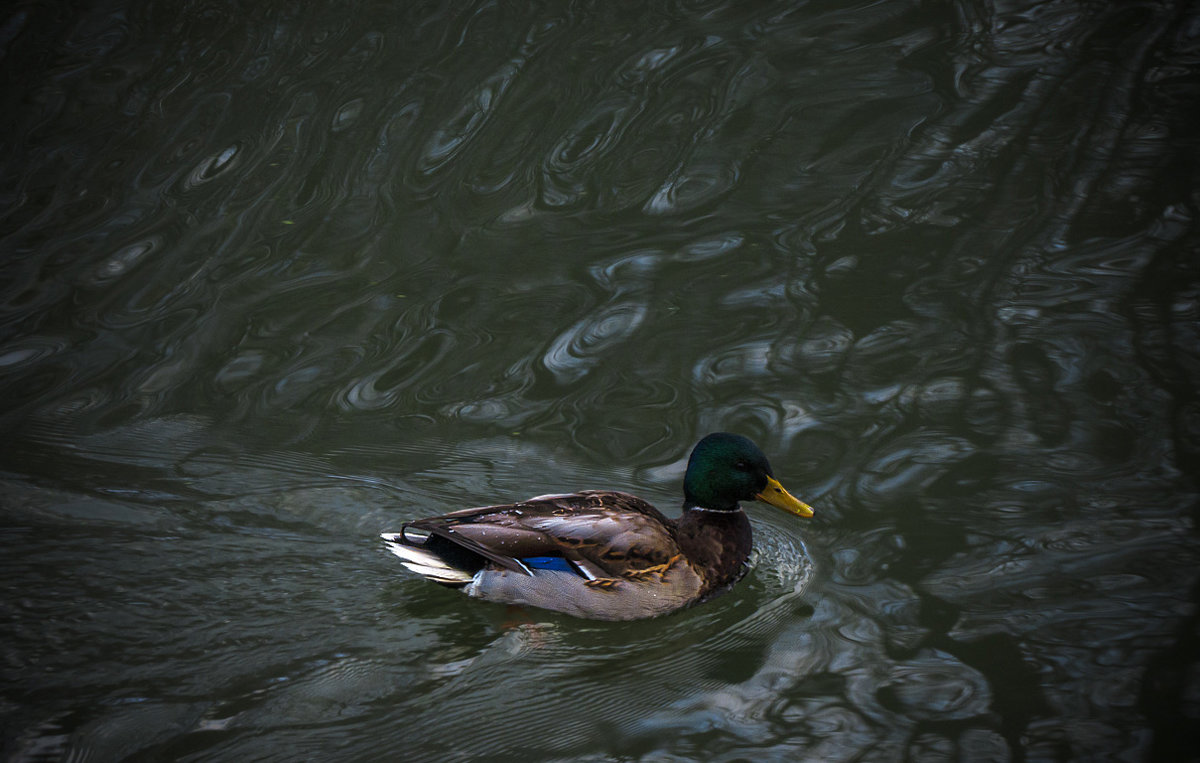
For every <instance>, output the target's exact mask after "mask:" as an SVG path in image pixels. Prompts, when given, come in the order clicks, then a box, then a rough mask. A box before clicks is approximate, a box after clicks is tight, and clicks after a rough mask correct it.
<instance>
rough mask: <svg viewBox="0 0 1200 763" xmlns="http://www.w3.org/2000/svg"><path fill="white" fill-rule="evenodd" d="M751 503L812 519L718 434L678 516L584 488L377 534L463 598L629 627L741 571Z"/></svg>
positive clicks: (747, 454)
mask: <svg viewBox="0 0 1200 763" xmlns="http://www.w3.org/2000/svg"><path fill="white" fill-rule="evenodd" d="M750 500H759V501H763V502H765V503H768V504H770V505H772V506H775V507H776V508H779V509H782V510H784V511H786V512H789V513H791V514H795V515H797V516H801V517H811V516H812V515H813V511H812V508H811V507H809V506H808V505H807V504H805V503H803V502H802V501H799V500H797V499H796V498H794V497H793V496H792V495H791V494H790V493H788V491H787V490H785V489H784V488H783V486H782V485H781V484H779V481H778V480H776V479H775V476H774V473H773V471H772V470H771V464H770V463H769V462H768V461H767V457H766V456H765V455H763V452H762V451H761V450H759V448H758V446H757V445H755V444H754V443H753V442H751V441H750V440H749V439H747V438H745V437H742V436H740V435H736V434H729V433H727V432H717V433H714V434H710V435H708V436H706V437H705V438H703V439H702V440H700V442H699V443H697V444H696V447H695V448H693V449H692V454H691V456H690V457H689V458H688V465H687V472H686V474H685V475H684V479H683V513H682V515H681V516H679V517H678V518H677V519H668V518H667V517H665V516H663V515H662V514H661V513H660V512H659V511H658V510H657V509H655V508H654V507H653V506H651V505H650V504H649V503H647V502H646V501H643V500H642V499H640V498H638V497H636V496H633V495H630V494H628V493H621V492H617V491H612V490H586V491H583V492H579V493H568V494H563V495H542V496H538V497H536V498H530V499H528V500H526V501H521V502H519V503H512V504H506V505H501V506H485V507H482V508H475V509H464V510H462V511H455V512H452V513H450V514H443V515H442V516H438V517H430V518H428V519H418V520H416V521H413V522H409V523H407V524H405V525H404V526H403V528H402V529H401V530H400V532H397V533H383V535H382V537H383V540H384V542H385V545H386V546H387V549H388V550H389V551H391V552H392V553H393V554H395V555H396V556H398V557H400V559H401V560H402V562H403V564H404V566H405V567H407V568H408V569H409V570H411V571H413V572H415V573H417V574H419V575H423V576H424V577H426V578H428V579H429V580H432V581H434V582H436V583H441V584H443V585H447V586H451V587H454V588H458V589H460V590H462V591H463V592H465V593H466V594H467V595H469V596H474V597H476V598H480V599H485V600H487V601H494V602H500V603H505V604H515V605H526V606H532V607H541V608H543V609H550V610H554V611H556V612H563V613H566V614H568V615H574V616H576V617H583V618H589V619H593V620H636V619H640V618H644V617H654V616H656V615H662V614H666V613H668V612H674V611H675V610H678V609H682V608H683V607H686V606H689V605H692V604H696V603H698V602H701V601H704V600H706V599H709V598H711V597H712V596H714V595H716V594H718V593H721V592H723V591H724V590H725V589H727V588H729V587H730V586H731V585H732V584H734V583H735V582H737V581H738V580H739V579H740V578H741V577H742V575H744V574H745V572H746V560H747V559H748V558H749V556H750V550H751V548H752V544H751V533H750V521H749V520H748V519H747V518H746V513H745V512H744V511H743V510H742V508H741V506H740V505H739V502H740V501H750Z"/></svg>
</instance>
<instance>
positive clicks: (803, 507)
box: [754, 477, 813, 517]
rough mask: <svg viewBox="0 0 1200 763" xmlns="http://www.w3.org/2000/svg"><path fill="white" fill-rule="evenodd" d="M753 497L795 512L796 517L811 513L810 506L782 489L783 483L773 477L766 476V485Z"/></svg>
mask: <svg viewBox="0 0 1200 763" xmlns="http://www.w3.org/2000/svg"><path fill="white" fill-rule="evenodd" d="M754 497H755V498H757V499H758V500H760V501H762V502H763V503H769V504H771V505H772V506H774V507H775V508H777V509H783V510H784V511H786V512H788V513H789V514H795V515H796V516H798V517H811V516H812V515H813V510H812V507H811V506H809V505H808V504H807V503H805V502H804V501H801V500H799V499H798V498H796V497H795V496H793V495H792V494H791V493H789V492H788V491H786V490H784V489H783V485H780V484H779V480H777V479H775V478H774V477H767V486H766V487H764V488H763V489H762V492H761V493H759V494H758V495H756V496H754Z"/></svg>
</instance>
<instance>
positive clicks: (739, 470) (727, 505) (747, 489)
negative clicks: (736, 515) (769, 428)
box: [683, 432, 813, 517]
mask: <svg viewBox="0 0 1200 763" xmlns="http://www.w3.org/2000/svg"><path fill="white" fill-rule="evenodd" d="M683 498H684V502H685V504H686V505H688V506H699V507H700V508H704V509H719V510H725V511H732V510H734V509H736V508H737V507H738V501H752V500H759V501H763V502H765V503H769V504H771V505H772V506H775V507H776V508H779V509H783V510H784V511H787V512H790V513H792V514H796V515H798V516H802V517H811V516H812V514H813V511H812V509H811V508H810V507H809V506H808V505H807V504H805V503H803V502H801V501H798V500H796V499H795V498H793V497H792V496H791V494H790V493H788V491H786V490H784V489H783V486H782V485H780V484H779V481H778V480H776V479H775V474H774V472H772V471H771V464H770V463H769V462H768V461H767V457H766V456H765V455H763V452H762V451H761V450H759V449H758V446H757V445H755V444H754V443H753V442H751V441H750V440H749V439H747V438H745V437H742V436H741V435H736V434H730V433H728V432H716V433H714V434H710V435H708V436H707V437H705V438H704V439H703V440H701V441H700V442H698V443H696V447H695V448H693V449H692V455H691V457H689V458H688V466H687V474H685V475H684V477H683Z"/></svg>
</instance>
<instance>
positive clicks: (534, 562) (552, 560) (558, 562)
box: [521, 556, 575, 572]
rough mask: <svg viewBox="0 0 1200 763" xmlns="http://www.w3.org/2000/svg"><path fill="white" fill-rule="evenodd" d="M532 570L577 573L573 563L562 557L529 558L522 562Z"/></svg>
mask: <svg viewBox="0 0 1200 763" xmlns="http://www.w3.org/2000/svg"><path fill="white" fill-rule="evenodd" d="M521 564H524V565H525V566H526V567H528V568H529V569H531V570H557V571H559V572H575V568H574V567H572V566H571V563H570V562H568V561H567V560H566V559H563V558H562V557H561V556H528V557H525V558H524V559H522V560H521Z"/></svg>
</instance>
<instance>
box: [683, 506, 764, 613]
mask: <svg viewBox="0 0 1200 763" xmlns="http://www.w3.org/2000/svg"><path fill="white" fill-rule="evenodd" d="M675 531H676V540H677V542H678V543H679V548H680V550H681V551H683V553H684V555H685V556H686V557H687V558H688V560H690V561H691V563H692V564H693V565H694V566H696V567H698V568H700V570H701V571H702V573H703V575H704V578H705V583H706V584H705V588H704V592H703V593H704V594H708V593H710V592H712V591H715V590H718V589H721V588H724V587H725V586H728V585H731V584H732V583H735V582H737V580H738V579H739V578H741V577H742V575H744V574H745V573H746V560H747V559H748V558H749V557H750V548H751V536H750V520H749V519H747V518H746V512H744V511H742V509H741V507H740V506H739V507H736V508H734V509H732V510H718V509H705V508H701V507H698V506H691V505H689V504H687V503H684V505H683V516H681V517H680V518H679V520H678V521H677V522H676V525H675Z"/></svg>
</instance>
